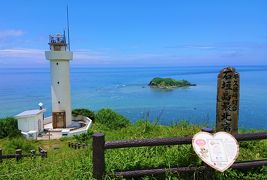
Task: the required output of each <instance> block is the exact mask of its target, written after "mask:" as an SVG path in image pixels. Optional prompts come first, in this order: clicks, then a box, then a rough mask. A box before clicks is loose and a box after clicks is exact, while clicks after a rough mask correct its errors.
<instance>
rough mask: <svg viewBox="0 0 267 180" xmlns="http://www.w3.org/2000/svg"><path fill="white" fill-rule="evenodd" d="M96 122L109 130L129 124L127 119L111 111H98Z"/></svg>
mask: <svg viewBox="0 0 267 180" xmlns="http://www.w3.org/2000/svg"><path fill="white" fill-rule="evenodd" d="M96 122H98V123H101V124H103V125H105V126H106V127H108V128H109V129H120V128H124V127H127V126H128V125H129V124H130V121H129V119H127V118H126V117H124V116H122V115H120V114H119V113H116V112H114V111H112V110H111V109H101V110H100V111H98V112H97V113H96Z"/></svg>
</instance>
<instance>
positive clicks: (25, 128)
mask: <svg viewBox="0 0 267 180" xmlns="http://www.w3.org/2000/svg"><path fill="white" fill-rule="evenodd" d="M44 112H45V109H34V110H28V111H24V112H22V113H20V114H18V115H16V116H15V118H16V119H17V120H18V129H19V130H21V131H22V132H24V133H28V132H29V131H36V133H39V132H43V130H44V120H43V118H44Z"/></svg>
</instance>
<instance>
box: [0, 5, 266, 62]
mask: <svg viewBox="0 0 267 180" xmlns="http://www.w3.org/2000/svg"><path fill="white" fill-rule="evenodd" d="M66 4H69V13H70V30H71V47H72V51H73V52H74V61H73V62H72V65H73V66H101V67H102V66H104V67H114V66H120V67H121V66H122V67H123V66H184V65H186V66H187V65H196V66H198V65H200V66H202V65H203V66H206V65H212V66H214V65H267V1H266V0H216V1H214V0H201V1H199V0H161V1H159V0H131V1H130V0H128V1H126V0H113V1H112V0H106V1H101V0H99V1H81V0H79V1H78V0H76V1H74V0H69V1H67V0H58V1H52V0H43V1H41V0H40V1H34V0H27V1H23V0H20V1H19V0H10V1H3V2H1V7H0V8H1V11H0V67H47V66H48V64H49V63H48V61H46V60H45V58H44V51H45V50H47V49H48V44H47V42H48V35H49V34H56V33H58V32H63V30H64V28H66Z"/></svg>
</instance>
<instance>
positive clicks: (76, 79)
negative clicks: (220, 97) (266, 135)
mask: <svg viewBox="0 0 267 180" xmlns="http://www.w3.org/2000/svg"><path fill="white" fill-rule="evenodd" d="M235 68H236V70H237V71H238V72H239V73H240V113H239V127H241V128H260V129H261V128H265V129H266V128H267V81H266V78H267V66H240V67H235ZM221 69H222V67H164V68H163V67H162V68H92V67H83V68H74V67H71V88H72V89H71V94H72V107H73V108H81V107H83V108H89V109H92V110H99V109H101V108H112V109H113V110H115V111H117V112H119V113H121V114H123V115H125V116H126V117H128V118H129V119H130V120H131V121H132V122H135V121H136V120H138V119H140V118H149V119H150V120H152V121H153V120H156V119H158V120H159V122H160V123H161V124H166V125H170V124H173V123H176V122H178V121H180V120H188V121H189V122H192V123H199V124H203V123H205V124H206V123H208V124H209V125H210V126H214V125H215V117H216V93H217V92H216V91H217V74H218V73H219V71H220V70H221ZM154 77H171V78H176V79H186V80H188V81H190V82H191V83H195V84H197V86H192V87H187V88H177V89H174V90H162V89H152V88H149V87H148V86H147V84H148V83H149V81H150V80H151V79H152V78H154ZM39 102H43V104H44V106H45V108H46V109H47V111H46V114H45V115H46V116H49V115H50V114H51V97H50V70H49V68H23V69H22V68H11V69H4V68H0V117H6V116H13V115H16V114H18V113H20V112H22V111H24V110H28V109H35V108H38V103H39Z"/></svg>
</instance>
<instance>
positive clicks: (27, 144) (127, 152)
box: [0, 121, 267, 179]
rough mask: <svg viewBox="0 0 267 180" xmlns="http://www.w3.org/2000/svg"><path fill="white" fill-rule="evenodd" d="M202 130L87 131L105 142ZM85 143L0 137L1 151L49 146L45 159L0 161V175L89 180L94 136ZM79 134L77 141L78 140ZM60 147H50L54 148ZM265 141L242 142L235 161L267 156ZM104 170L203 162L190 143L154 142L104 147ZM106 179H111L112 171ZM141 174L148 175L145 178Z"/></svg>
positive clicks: (135, 127) (146, 126) (145, 124)
mask: <svg viewBox="0 0 267 180" xmlns="http://www.w3.org/2000/svg"><path fill="white" fill-rule="evenodd" d="M200 130H201V126H198V125H190V124H188V123H187V122H186V121H182V122H181V123H178V124H176V125H173V126H162V125H157V124H153V123H150V122H149V121H139V122H137V123H136V124H131V125H129V126H128V127H126V128H120V129H117V130H113V129H110V128H108V127H106V126H105V125H103V124H99V123H95V124H94V125H93V128H92V129H91V130H90V132H89V133H94V132H102V133H104V134H105V139H106V141H109V140H121V139H140V138H155V137H180V136H187V135H193V134H195V133H197V132H199V131H200ZM81 139H82V141H86V143H88V144H89V147H88V148H86V149H77V150H74V149H72V148H69V147H68V145H67V144H68V142H69V141H72V142H74V141H76V139H75V138H63V139H60V140H51V141H27V140H24V139H18V140H14V139H13V140H10V139H2V140H0V147H1V148H2V149H3V154H6V153H7V152H9V153H12V152H15V147H16V146H18V145H20V147H21V148H22V149H23V151H24V152H26V150H28V149H29V148H35V149H36V150H37V148H38V146H42V147H43V148H44V149H46V150H48V158H44V159H42V158H40V157H36V158H35V159H31V158H24V159H22V160H21V161H20V162H18V163H17V162H16V161H15V160H14V159H13V160H3V163H0V179H92V149H91V143H92V140H91V139H90V138H89V139H88V138H81ZM81 139H80V140H81ZM55 146H57V147H59V149H54V148H53V147H55ZM266 149H267V140H261V141H251V142H242V143H240V154H239V157H238V160H249V159H251V160H254V159H262V158H266V157H267V151H266ZM105 160H106V171H107V172H109V173H111V172H113V171H115V170H118V169H119V170H129V169H139V168H149V167H162V166H164V167H172V166H198V165H201V161H200V160H199V158H198V157H197V156H196V155H195V153H194V152H193V149H192V147H191V145H175V146H157V147H140V148H123V149H113V150H106V153H105ZM194 177H195V179H201V177H203V174H201V173H198V174H192V175H191V176H183V175H177V174H169V173H168V174H167V175H166V176H165V177H164V179H165V178H166V179H190V178H192V179H193V178H194ZM215 177H216V179H264V178H265V179H267V168H266V167H263V168H259V169H256V170H251V171H245V172H244V171H243V172H241V171H234V170H228V171H226V172H225V173H218V172H216V174H215ZM106 179H114V178H113V177H112V176H110V177H108V176H107V177H106ZM143 179H152V177H144V178H143Z"/></svg>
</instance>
